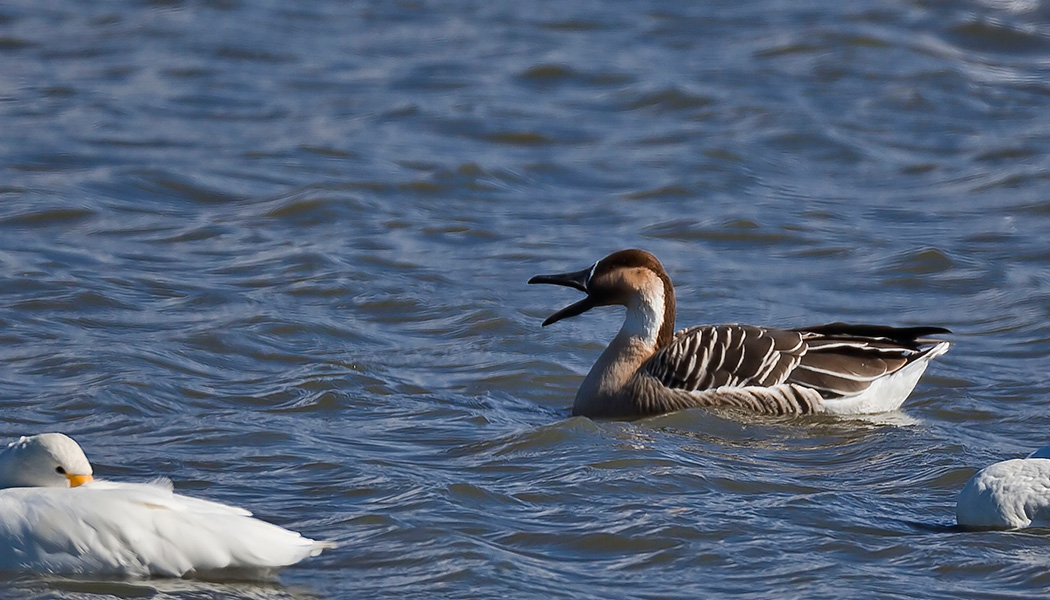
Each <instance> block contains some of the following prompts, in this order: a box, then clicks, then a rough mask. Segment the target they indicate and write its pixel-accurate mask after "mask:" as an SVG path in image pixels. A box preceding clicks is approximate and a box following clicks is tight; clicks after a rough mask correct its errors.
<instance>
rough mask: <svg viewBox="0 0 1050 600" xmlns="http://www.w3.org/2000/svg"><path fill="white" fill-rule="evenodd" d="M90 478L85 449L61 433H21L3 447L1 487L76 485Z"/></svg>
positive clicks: (1, 452)
mask: <svg viewBox="0 0 1050 600" xmlns="http://www.w3.org/2000/svg"><path fill="white" fill-rule="evenodd" d="M91 480H92V477H91V463H89V462H88V459H87V457H86V456H84V451H83V450H81V449H80V446H79V445H78V444H77V443H76V442H74V441H73V439H72V438H70V437H69V436H67V435H64V434H61V433H41V434H40V435H32V436H27V437H21V438H19V439H18V441H16V442H12V443H11V444H9V445H8V446H7V448H4V449H3V450H0V489H2V488H11V487H76V486H78V485H80V484H83V483H87V482H89V481H91Z"/></svg>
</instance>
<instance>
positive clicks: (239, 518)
mask: <svg viewBox="0 0 1050 600" xmlns="http://www.w3.org/2000/svg"><path fill="white" fill-rule="evenodd" d="M331 546H332V544H330V543H328V542H316V541H314V540H310V539H307V538H304V537H302V536H301V535H299V534H298V533H295V532H294V531H288V530H287V529H283V528H281V527H278V526H276V525H271V524H270V523H266V522H264V521H260V520H258V519H255V518H252V516H251V513H250V512H248V511H246V510H243V509H240V508H235V507H232V506H227V505H225V504H219V503H217V502H210V501H207V500H199V499H196V498H190V497H187V496H182V495H179V494H175V493H173V492H172V486H171V484H170V482H154V483H144V484H143V483H115V482H107V481H95V480H93V479H92V472H91V465H90V463H88V460H87V458H86V457H85V456H84V452H83V451H82V450H81V449H80V446H79V445H77V443H76V442H75V441H73V440H72V439H71V438H69V437H67V436H65V435H63V434H61V433H44V434H40V435H34V436H30V437H23V438H21V439H19V440H18V441H16V442H13V443H12V444H10V445H9V446H7V448H5V449H4V450H2V451H0V570H2V571H29V572H35V573H42V574H70V575H84V576H122V577H148V576H151V575H156V576H166V577H183V576H187V575H209V574H220V573H222V572H225V571H232V572H235V573H237V574H239V575H264V574H266V573H268V572H270V571H271V570H274V569H278V568H280V567H284V566H287V565H291V564H293V563H296V562H299V561H300V560H302V559H304V558H306V557H308V556H316V555H317V554H319V553H320V552H321V551H322V550H323V549H325V548H327V547H331Z"/></svg>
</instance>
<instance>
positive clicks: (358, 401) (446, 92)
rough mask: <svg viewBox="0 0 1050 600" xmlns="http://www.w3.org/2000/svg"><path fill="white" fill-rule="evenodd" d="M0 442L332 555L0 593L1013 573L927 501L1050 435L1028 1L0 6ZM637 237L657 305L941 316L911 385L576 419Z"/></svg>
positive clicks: (1029, 540)
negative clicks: (624, 258) (74, 460)
mask: <svg viewBox="0 0 1050 600" xmlns="http://www.w3.org/2000/svg"><path fill="white" fill-rule="evenodd" d="M0 58H2V60H0V123H2V135H0V175H2V178H0V415H2V416H0V438H2V439H4V440H9V439H12V438H14V437H16V436H18V435H21V434H24V433H32V432H40V431H48V430H61V431H64V432H66V433H69V434H71V435H73V436H74V437H76V438H77V439H78V440H79V441H80V442H81V444H82V445H83V446H84V447H85V449H86V451H87V452H88V455H89V456H90V457H91V458H92V459H93V462H94V464H95V469H96V472H97V473H99V474H100V475H102V476H104V477H108V478H112V479H124V480H144V479H149V478H151V477H154V476H157V475H164V476H167V477H170V478H171V479H172V480H173V481H174V482H175V484H176V488H177V489H178V490H181V491H183V492H185V493H188V494H193V495H199V496H203V497H207V498H211V499H215V500H219V501H224V502H229V503H233V504H237V505H240V506H245V507H248V508H250V509H252V510H253V511H254V512H255V513H256V514H257V515H258V516H260V517H262V518H265V519H267V520H271V521H273V522H276V523H278V524H281V525H283V526H286V527H290V528H293V529H296V530H298V531H302V532H304V533H305V534H307V535H310V536H313V537H319V538H325V539H331V540H334V541H336V542H338V543H339V544H340V546H339V548H338V549H336V550H334V551H330V552H326V553H325V554H324V555H322V556H321V557H319V558H317V559H312V560H309V561H307V562H304V563H302V564H301V565H298V566H296V567H293V568H291V569H288V570H287V571H285V573H284V574H283V575H282V576H281V578H280V580H279V581H277V582H264V583H258V584H256V583H246V584H240V583H228V582H227V583H223V582H194V581H175V582H172V581H151V582H80V581H69V580H63V579H59V580H54V579H42V578H36V577H30V576H5V578H4V581H3V589H4V590H6V591H0V596H9V597H19V598H83V597H96V596H102V595H113V596H117V597H129V598H130V597H164V598H198V597H210V596H212V595H223V596H229V597H242V598H344V597H404V598H410V597H420V598H422V597H428V598H429V597H447V598H476V597H494V596H501V597H513V598H549V597H559V598H672V597H674V598H685V597H712V596H714V597H719V596H734V597H745V598H768V597H770V595H771V594H772V595H775V596H777V597H800V598H801V597H805V598H809V597H836V598H872V597H887V598H894V597H917V596H921V597H924V598H953V599H954V598H967V597H974V598H977V597H982V598H983V597H989V596H995V597H1004V598H1005V597H1017V598H1030V597H1033V596H1037V595H1040V594H1045V593H1046V592H1047V590H1048V588H1050V576H1048V575H1047V572H1048V569H1047V567H1048V566H1050V542H1048V539H1047V538H1046V536H1045V532H1039V531H1035V532H1027V533H996V532H989V533H966V532H961V531H957V530H955V529H954V527H953V525H954V503H955V494H956V493H957V491H958V490H959V489H960V488H961V487H962V485H963V483H964V482H965V481H966V480H967V478H969V477H970V476H971V475H972V474H973V473H974V472H975V470H976V469H977V468H979V467H981V466H984V465H987V464H989V463H991V462H995V461H997V460H1002V459H1006V458H1014V457H1018V456H1022V455H1024V454H1026V453H1028V452H1029V451H1031V450H1033V449H1035V448H1037V447H1040V446H1042V445H1045V444H1046V443H1048V442H1050V440H1048V439H1047V431H1048V430H1050V376H1048V375H1047V373H1048V369H1047V355H1048V354H1050V342H1048V341H1047V340H1048V338H1050V327H1048V316H1050V309H1048V307H1050V269H1048V265H1050V250H1048V244H1047V240H1050V200H1048V198H1050V158H1048V157H1050V120H1047V118H1046V107H1047V104H1048V101H1050V79H1048V77H1047V74H1048V66H1050V12H1048V11H1047V10H1046V9H1045V8H1042V7H1041V6H1040V5H1038V4H1037V3H1027V2H997V1H987V2H964V3H949V4H944V3H935V2H889V3H886V2H852V3H839V2H818V3H809V4H807V5H804V6H803V5H796V4H794V3H778V2H770V1H755V2H749V1H743V2H735V3H733V4H732V5H731V6H726V5H722V4H719V3H714V4H711V5H707V4H706V3H701V4H700V5H697V6H691V5H688V3H679V2H648V3H635V4H630V5H622V6H619V5H617V6H607V5H604V4H594V3H589V2H579V1H572V0H570V1H568V2H556V3H554V2H550V3H547V2H541V3H484V2H481V3H473V2H457V1H450V2H429V1H423V2H395V3H391V2H372V3H368V2H355V3H339V2H320V1H319V2H308V3H300V4H297V5H295V6H292V4H289V3H286V2H271V3H267V2H251V3H249V2H236V1H233V2H201V3H190V2H178V1H174V2H131V1H126V0H120V1H116V2H107V3H82V2H71V1H68V0H56V1H54V2H47V3H43V4H41V3H39V2H20V1H17V0H16V1H15V2H9V3H7V4H5V5H4V6H3V7H0ZM625 247H643V248H646V249H648V250H650V251H652V252H653V253H655V254H656V255H657V256H658V257H660V259H661V260H662V261H663V263H664V265H665V266H666V267H667V269H668V271H669V272H670V274H671V277H672V279H673V280H674V281H675V282H676V285H677V294H678V298H679V302H680V304H679V310H678V314H679V325H680V326H686V325H692V324H700V323H716V322H743V323H757V324H770V325H782V326H800V325H806V324H813V323H821V322H830V321H836V320H844V321H855V322H873V323H887V324H899V325H918V324H930V325H939V326H945V327H949V328H951V329H952V330H953V331H955V335H954V336H952V338H951V339H952V340H953V342H955V346H954V348H953V349H952V351H951V352H950V353H949V354H947V355H946V356H944V357H942V358H941V359H938V360H937V361H936V362H935V363H934V365H933V367H932V368H931V369H930V371H929V372H928V374H927V376H926V377H925V378H924V379H923V381H922V382H921V383H920V384H919V387H918V388H917V389H916V391H915V393H914V395H913V397H912V398H911V399H910V400H909V401H908V403H907V404H906V405H905V407H904V409H903V411H902V412H900V413H895V414H892V415H886V416H883V417H880V418H876V419H863V420H842V419H828V418H814V417H807V418H790V419H772V418H760V417H748V416H746V415H740V414H735V413H721V412H717V411H699V410H695V411H685V412H681V413H677V414H672V415H665V416H661V417H656V418H652V419H645V420H641V421H637V422H595V421H591V420H588V419H583V418H571V417H570V416H569V406H570V405H571V402H572V397H573V394H574V393H575V390H576V387H577V386H578V385H579V382H580V380H581V377H582V375H583V374H584V373H585V372H586V371H587V369H588V368H589V367H590V365H591V364H592V363H593V361H594V360H595V358H596V357H597V354H598V353H599V352H600V350H601V349H602V348H603V347H604V345H605V344H606V343H607V342H608V340H609V339H611V337H612V335H613V333H614V331H615V329H616V327H617V326H618V323H619V319H620V318H621V314H620V313H619V312H618V310H616V309H602V310H595V311H592V312H590V313H588V314H587V315H585V316H582V317H579V318H576V319H571V320H568V321H564V322H560V323H558V324H557V325H556V326H554V327H551V328H546V329H541V328H540V322H541V321H542V320H543V318H544V317H546V316H547V315H549V314H550V313H552V312H554V311H555V310H557V309H559V308H561V307H562V306H564V305H566V304H568V303H569V302H571V301H574V300H575V299H576V296H575V292H573V291H572V290H562V289H554V288H538V287H528V286H526V285H525V281H527V280H528V278H529V277H530V276H532V275H535V274H538V273H549V272H561V271H567V270H575V269H579V268H583V267H585V266H587V265H589V264H591V263H592V262H593V261H594V260H596V259H597V258H600V257H601V256H604V255H605V254H607V253H608V252H611V251H613V250H617V249H620V248H625Z"/></svg>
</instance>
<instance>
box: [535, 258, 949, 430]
mask: <svg viewBox="0 0 1050 600" xmlns="http://www.w3.org/2000/svg"><path fill="white" fill-rule="evenodd" d="M529 283H547V284H554V285H562V286H567V287H571V288H575V289H577V290H579V291H581V292H583V293H585V294H587V296H586V297H585V298H584V299H583V300H580V301H579V302H576V303H574V304H571V305H570V306H567V307H565V308H563V309H562V310H560V311H558V312H556V313H554V314H553V315H551V316H550V317H548V318H547V319H546V320H545V321H544V322H543V325H544V326H546V325H550V324H552V323H555V322H557V321H560V320H562V319H566V318H569V317H575V316H578V315H580V314H583V313H584V312H587V311H588V310H590V309H592V308H595V307H598V306H612V305H621V306H624V307H626V308H627V314H626V316H625V318H624V323H623V326H622V327H621V328H620V331H619V333H617V334H616V337H615V338H613V341H612V342H611V343H610V344H609V346H608V347H607V348H606V349H605V350H604V351H603V352H602V354H601V356H599V357H598V360H597V361H596V362H595V363H594V366H593V367H592V368H591V370H590V372H589V373H588V374H587V377H586V378H584V380H583V383H582V384H581V385H580V389H579V391H578V392H577V393H576V399H575V401H574V402H573V414H574V415H584V416H590V417H640V416H645V415H653V414H659V413H665V412H670V411H674V410H681V409H684V408H691V407H703V406H737V407H741V408H745V409H749V410H753V411H755V412H759V413H766V414H801V413H823V412H826V413H833V414H865V413H878V412H885V411H890V410H896V409H897V408H899V407H900V405H901V404H902V403H903V402H904V400H905V399H906V398H907V397H908V395H909V394H910V393H911V391H912V389H914V387H915V385H916V383H918V380H919V377H921V376H922V374H923V372H924V371H925V370H926V366H927V364H928V363H929V361H930V360H931V359H933V358H934V357H937V356H940V355H941V354H944V353H945V352H947V351H948V346H949V343H948V342H946V341H944V340H938V339H930V338H928V337H926V336H929V335H934V334H941V333H950V332H949V331H948V330H947V329H944V328H942V327H888V326H883V325H848V324H845V323H831V324H828V325H819V326H814V327H800V328H797V329H776V328H771V327H758V326H752V325H737V324H730V325H701V326H698V327H690V328H688V329H683V330H681V331H679V332H677V333H675V332H674V319H675V295H674V286H672V284H671V279H670V278H669V277H668V276H667V273H666V271H664V268H663V266H662V265H661V264H660V261H658V260H657V259H656V257H655V256H653V255H652V254H649V253H648V252H646V251H644V250H620V251H619V252H614V253H612V254H610V255H609V256H606V257H605V258H603V259H601V260H599V261H598V262H596V263H594V264H593V265H591V266H590V267H588V268H586V269H583V270H582V271H576V272H572V273H561V274H557V275H538V276H536V277H533V278H532V279H530V280H529Z"/></svg>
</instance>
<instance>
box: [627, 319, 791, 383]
mask: <svg viewBox="0 0 1050 600" xmlns="http://www.w3.org/2000/svg"><path fill="white" fill-rule="evenodd" d="M805 352H806V344H805V343H804V342H803V340H802V335H801V334H800V333H798V332H795V331H785V330H780V329H766V328H763V327H754V326H750V325H703V326H700V327H692V328H689V329H684V330H682V331H680V332H678V333H677V334H676V335H675V337H674V339H672V340H671V343H669V344H668V345H666V346H664V347H663V348H661V349H660V350H659V351H658V352H657V353H656V354H654V355H653V356H652V357H651V358H650V359H649V360H648V361H646V363H645V364H644V365H643V367H642V369H643V370H644V371H645V373H647V374H648V375H650V376H652V377H654V378H656V379H657V380H658V381H659V382H660V383H662V384H663V385H665V386H667V387H669V388H672V389H678V390H683V391H688V392H692V391H697V390H708V389H714V388H718V387H723V386H731V387H743V386H763V387H769V386H774V385H777V384H780V383H783V382H784V381H786V380H787V378H788V375H789V374H790V373H791V372H792V371H793V370H794V369H795V367H797V366H798V364H799V362H800V361H801V360H802V357H803V356H804V354H805Z"/></svg>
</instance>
